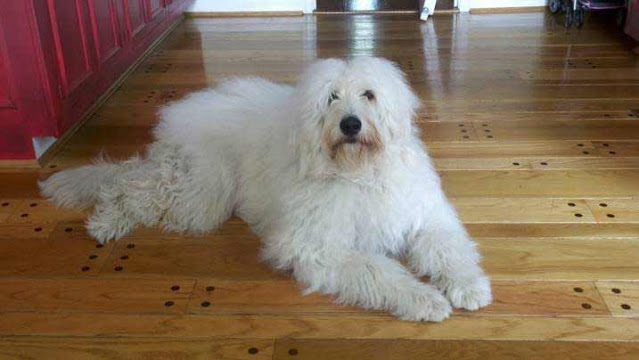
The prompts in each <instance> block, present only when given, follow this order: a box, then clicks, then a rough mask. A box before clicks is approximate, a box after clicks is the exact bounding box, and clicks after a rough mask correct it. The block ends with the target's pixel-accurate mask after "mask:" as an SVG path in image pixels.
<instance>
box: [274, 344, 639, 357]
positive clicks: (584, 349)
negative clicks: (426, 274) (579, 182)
mask: <svg viewBox="0 0 639 360" xmlns="http://www.w3.org/2000/svg"><path fill="white" fill-rule="evenodd" d="M638 352H639V343H636V342H624V343H621V342H595V343H584V342H567V341H560V342H557V341H478V340H462V341H448V340H394V341H388V340H356V341H352V340H339V339H335V340H332V339H331V340H289V339H284V340H278V341H277V342H276V343H275V353H274V355H273V359H275V360H283V359H291V358H295V359H304V360H311V359H313V360H315V359H316V360H323V359H371V360H377V359H379V360H387V359H388V360H395V359H397V360H399V359H442V360H443V359H450V360H453V359H454V360H484V359H526V360H567V359H582V360H600V359H604V358H605V359H624V360H633V359H635V358H636V355H637V353H638Z"/></svg>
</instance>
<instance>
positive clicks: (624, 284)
mask: <svg viewBox="0 0 639 360" xmlns="http://www.w3.org/2000/svg"><path fill="white" fill-rule="evenodd" d="M597 289H599V292H600V293H601V296H602V298H603V299H604V301H605V302H606V305H608V309H610V312H611V313H612V314H613V315H614V316H635V317H636V316H639V283H637V282H632V281H597Z"/></svg>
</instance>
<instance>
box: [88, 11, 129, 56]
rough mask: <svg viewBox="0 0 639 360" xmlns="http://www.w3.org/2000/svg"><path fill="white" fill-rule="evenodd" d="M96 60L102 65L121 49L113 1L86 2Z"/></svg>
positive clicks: (118, 26)
mask: <svg viewBox="0 0 639 360" xmlns="http://www.w3.org/2000/svg"><path fill="white" fill-rule="evenodd" d="M88 4H89V20H90V22H91V30H92V34H93V40H94V41H93V42H94V46H95V52H96V58H97V59H98V63H103V62H105V61H107V60H109V58H110V57H111V56H113V55H114V54H116V53H117V51H118V50H120V49H122V45H121V44H122V42H121V39H120V37H121V36H120V25H119V24H118V14H117V13H116V5H115V0H88Z"/></svg>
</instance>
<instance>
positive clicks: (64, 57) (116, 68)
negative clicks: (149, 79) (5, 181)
mask: <svg viewBox="0 0 639 360" xmlns="http://www.w3.org/2000/svg"><path fill="white" fill-rule="evenodd" d="M187 2H190V0H179V1H178V0H172V1H168V0H0V159H7V158H9V159H24V158H30V159H32V158H33V157H34V151H33V146H32V138H33V137H37V136H54V137H59V136H61V135H62V134H63V133H64V132H65V131H66V130H68V129H69V128H70V127H71V126H73V125H74V124H76V123H77V122H78V121H79V120H80V119H81V118H82V115H83V114H85V113H86V111H87V110H88V109H89V108H90V107H91V106H92V105H93V104H94V103H95V101H96V100H97V99H98V98H99V97H100V96H101V95H102V94H104V92H105V91H106V90H107V89H108V88H109V87H110V86H111V85H112V84H113V83H114V81H116V79H117V78H118V77H119V76H120V75H121V74H122V73H123V72H124V71H125V70H126V69H127V67H128V66H130V65H131V64H133V63H134V62H135V60H136V59H137V58H138V57H139V56H140V55H141V54H142V53H143V52H144V51H145V50H146V49H147V48H148V46H149V45H150V44H152V43H153V41H154V40H155V39H157V37H158V36H160V35H161V34H162V32H163V31H164V30H166V29H167V28H168V27H169V26H170V25H171V24H172V23H173V21H174V20H176V19H177V18H178V16H179V15H180V14H179V10H182V9H184V7H185V6H186V4H187ZM167 6H168V8H167Z"/></svg>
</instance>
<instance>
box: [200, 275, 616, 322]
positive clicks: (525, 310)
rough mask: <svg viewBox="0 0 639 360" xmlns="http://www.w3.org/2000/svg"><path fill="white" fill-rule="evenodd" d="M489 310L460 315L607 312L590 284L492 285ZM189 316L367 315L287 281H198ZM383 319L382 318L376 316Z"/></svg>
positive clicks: (566, 314)
mask: <svg viewBox="0 0 639 360" xmlns="http://www.w3.org/2000/svg"><path fill="white" fill-rule="evenodd" d="M492 287H493V298H494V302H493V304H492V305H490V306H488V307H486V308H484V309H481V310H479V311H476V312H468V311H463V310H459V311H456V313H455V315H460V316H488V315H495V316H505V315H520V316H524V315H529V316H595V315H600V316H606V315H610V312H609V311H608V308H607V307H606V305H605V303H604V301H603V300H602V299H601V296H600V295H599V292H598V291H597V289H596V288H595V285H594V283H593V282H588V281H573V282H552V283H549V282H536V281H494V282H493V284H492ZM188 313H189V314H198V315H220V314H225V315H229V314H236V315H267V314H271V315H283V314H284V315H295V314H298V315H308V314H350V315H360V316H367V315H368V314H370V313H371V312H370V311H364V310H361V309H357V308H355V307H352V306H339V305H336V304H334V303H333V299H332V298H331V297H329V296H323V295H320V294H317V293H313V294H309V295H305V296H303V295H302V289H300V287H299V286H298V285H296V284H295V282H294V281H293V280H225V279H198V285H197V286H196V289H195V292H194V294H193V296H192V297H191V299H190V301H189V306H188ZM376 313H377V315H380V316H383V315H384V313H382V312H376Z"/></svg>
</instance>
